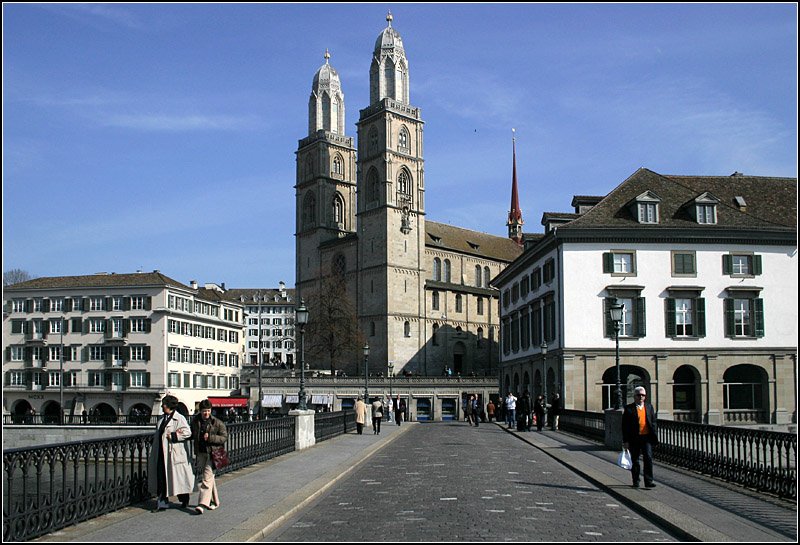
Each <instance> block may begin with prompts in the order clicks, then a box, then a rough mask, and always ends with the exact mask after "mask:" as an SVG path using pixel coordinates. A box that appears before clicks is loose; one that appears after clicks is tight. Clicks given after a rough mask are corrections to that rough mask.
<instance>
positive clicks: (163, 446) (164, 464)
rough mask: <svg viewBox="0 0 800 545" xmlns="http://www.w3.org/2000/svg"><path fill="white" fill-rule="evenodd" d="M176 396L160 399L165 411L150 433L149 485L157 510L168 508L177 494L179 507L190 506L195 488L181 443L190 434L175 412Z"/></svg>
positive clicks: (186, 424)
mask: <svg viewBox="0 0 800 545" xmlns="http://www.w3.org/2000/svg"><path fill="white" fill-rule="evenodd" d="M178 403H179V401H178V398H176V397H175V396H173V395H167V396H165V397H164V399H162V400H161V410H162V412H163V413H164V414H163V416H162V417H161V422H159V424H158V427H156V431H155V434H154V435H153V447H152V448H151V449H150V458H149V459H148V472H147V476H148V479H147V480H148V482H147V485H148V488H149V490H150V492H151V493H153V494H155V495H156V496H157V497H158V503H157V507H156V509H157V510H158V511H163V510H164V509H167V508H169V502H168V499H169V497H170V496H177V497H178V500H179V501H180V502H181V507H184V508H185V507H187V506H188V505H189V494H190V493H191V492H192V490H193V489H194V473H193V472H192V467H191V464H190V463H189V457H188V455H187V452H186V449H185V448H184V443H185V442H186V441H188V440H189V438H191V436H192V430H191V429H190V428H189V423H188V422H186V418H184V416H183V415H182V414H180V413H179V412H178V411H177V408H178Z"/></svg>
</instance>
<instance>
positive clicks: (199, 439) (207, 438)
mask: <svg viewBox="0 0 800 545" xmlns="http://www.w3.org/2000/svg"><path fill="white" fill-rule="evenodd" d="M199 409H200V413H199V414H197V415H196V416H195V417H194V419H193V420H192V438H193V439H194V453H195V463H196V464H197V466H196V467H197V476H198V478H199V479H200V486H199V489H200V494H199V496H198V498H197V507H195V508H194V511H195V513H197V514H198V515H202V514H203V511H205V510H206V509H209V510H213V509H216V508H217V507H219V492H218V491H217V481H216V480H215V478H214V470H215V469H217V468H216V467H215V466H214V460H213V459H212V458H211V451H212V450H215V449H219V448H222V447H223V446H224V445H225V441H227V440H228V429H227V428H226V427H225V424H223V423H222V420H220V419H219V418H217V417H215V416H211V409H212V405H211V402H210V401H209V400H207V399H204V400H203V401H201V402H200V407H199Z"/></svg>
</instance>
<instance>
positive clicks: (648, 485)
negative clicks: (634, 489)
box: [644, 483, 656, 488]
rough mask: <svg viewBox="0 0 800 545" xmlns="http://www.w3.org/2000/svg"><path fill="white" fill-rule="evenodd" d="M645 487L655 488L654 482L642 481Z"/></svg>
mask: <svg viewBox="0 0 800 545" xmlns="http://www.w3.org/2000/svg"><path fill="white" fill-rule="evenodd" d="M644 486H645V488H655V487H656V483H644Z"/></svg>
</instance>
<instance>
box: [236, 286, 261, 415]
mask: <svg viewBox="0 0 800 545" xmlns="http://www.w3.org/2000/svg"><path fill="white" fill-rule="evenodd" d="M239 300H240V301H241V302H242V303H244V302H245V297H244V295H242V296H241V297H239ZM265 300H266V295H264V296H262V295H261V290H258V291H257V292H256V293H255V294H254V295H253V302H254V303H258V356H256V362H257V363H258V413H257V414H258V419H259V420H261V403H262V402H263V399H264V393H263V392H264V384H263V381H262V380H261V367H262V366H263V358H264V355H263V352H262V348H261V303H262V302H264V301H265Z"/></svg>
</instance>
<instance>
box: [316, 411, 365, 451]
mask: <svg viewBox="0 0 800 545" xmlns="http://www.w3.org/2000/svg"><path fill="white" fill-rule="evenodd" d="M354 429H356V413H355V411H348V410H344V411H337V412H335V413H316V414H314V439H315V441H316V442H317V443H319V442H320V441H324V440H326V439H330V438H331V437H335V436H337V435H341V434H343V433H347V432H348V431H353V430H354Z"/></svg>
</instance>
